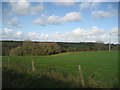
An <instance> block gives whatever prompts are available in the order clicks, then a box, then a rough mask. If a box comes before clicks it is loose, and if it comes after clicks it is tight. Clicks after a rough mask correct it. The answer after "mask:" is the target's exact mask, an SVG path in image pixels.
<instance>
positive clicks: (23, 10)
mask: <svg viewBox="0 0 120 90" xmlns="http://www.w3.org/2000/svg"><path fill="white" fill-rule="evenodd" d="M10 6H11V7H12V11H13V12H14V13H16V14H18V15H29V14H31V15H35V14H38V13H40V12H41V11H43V10H44V6H43V5H42V4H38V5H36V6H33V5H32V4H31V3H30V2H28V1H27V0H22V2H21V1H17V2H10Z"/></svg>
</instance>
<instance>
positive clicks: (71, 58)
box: [2, 51, 118, 88]
mask: <svg viewBox="0 0 120 90" xmlns="http://www.w3.org/2000/svg"><path fill="white" fill-rule="evenodd" d="M8 58H9V61H8ZM32 60H34V65H35V71H34V72H32V73H34V74H36V73H40V72H44V71H46V72H51V71H54V72H57V73H59V74H60V75H62V76H64V77H65V76H67V75H71V76H72V77H76V78H77V77H79V70H78V64H80V65H81V69H82V73H83V79H84V82H87V81H88V79H89V78H90V77H91V78H92V79H93V80H95V81H98V82H100V83H101V84H100V85H102V84H103V85H104V86H100V87H109V88H110V87H117V86H118V51H110V52H109V51H94V52H74V53H63V54H56V55H52V56H3V57H2V63H3V67H6V68H12V69H13V70H19V71H21V72H30V74H31V69H32V65H31V63H32ZM8 64H9V65H8ZM3 74H4V73H3ZM91 83H92V82H91ZM53 86H54V85H53ZM58 87H60V86H58ZM53 88H54V87H53Z"/></svg>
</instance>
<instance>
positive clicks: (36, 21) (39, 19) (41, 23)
mask: <svg viewBox="0 0 120 90" xmlns="http://www.w3.org/2000/svg"><path fill="white" fill-rule="evenodd" d="M33 24H39V25H41V26H46V25H47V22H46V20H44V19H41V18H37V19H35V20H34V21H33Z"/></svg>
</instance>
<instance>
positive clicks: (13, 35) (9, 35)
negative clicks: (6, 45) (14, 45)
mask: <svg viewBox="0 0 120 90" xmlns="http://www.w3.org/2000/svg"><path fill="white" fill-rule="evenodd" d="M0 33H1V35H2V37H1V38H2V40H23V38H24V33H23V32H22V31H15V30H12V29H10V28H4V29H3V30H2V31H1V32H0Z"/></svg>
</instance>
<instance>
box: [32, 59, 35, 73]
mask: <svg viewBox="0 0 120 90" xmlns="http://www.w3.org/2000/svg"><path fill="white" fill-rule="evenodd" d="M32 71H33V72H34V71H35V65H34V60H32Z"/></svg>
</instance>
